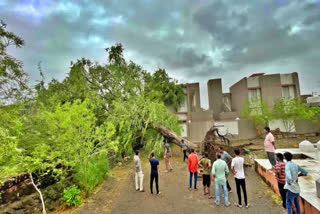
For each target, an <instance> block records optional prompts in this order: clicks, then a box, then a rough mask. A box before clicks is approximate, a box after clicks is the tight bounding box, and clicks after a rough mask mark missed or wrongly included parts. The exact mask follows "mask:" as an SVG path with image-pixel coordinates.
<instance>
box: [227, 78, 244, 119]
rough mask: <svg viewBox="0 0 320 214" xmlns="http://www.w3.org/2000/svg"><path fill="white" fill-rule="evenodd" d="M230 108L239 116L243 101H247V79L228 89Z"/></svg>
mask: <svg viewBox="0 0 320 214" xmlns="http://www.w3.org/2000/svg"><path fill="white" fill-rule="evenodd" d="M230 93H231V107H232V111H235V112H237V113H238V115H240V112H241V109H242V106H243V104H244V103H245V101H246V100H247V99H248V87H247V78H243V79H242V80H240V81H239V82H237V83H236V84H234V85H233V86H231V87H230Z"/></svg>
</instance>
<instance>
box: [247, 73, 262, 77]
mask: <svg viewBox="0 0 320 214" xmlns="http://www.w3.org/2000/svg"><path fill="white" fill-rule="evenodd" d="M262 75H264V73H253V74H251V75H250V76H249V77H256V76H262Z"/></svg>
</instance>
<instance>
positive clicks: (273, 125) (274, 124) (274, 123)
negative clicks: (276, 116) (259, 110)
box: [269, 120, 296, 132]
mask: <svg viewBox="0 0 320 214" xmlns="http://www.w3.org/2000/svg"><path fill="white" fill-rule="evenodd" d="M288 123H290V124H291V125H290V127H291V130H287V129H286V127H285V125H284V124H283V121H282V120H271V121H270V122H269V127H270V129H271V130H276V129H280V131H281V132H296V126H295V123H294V121H289V122H288ZM290 127H289V128H290Z"/></svg>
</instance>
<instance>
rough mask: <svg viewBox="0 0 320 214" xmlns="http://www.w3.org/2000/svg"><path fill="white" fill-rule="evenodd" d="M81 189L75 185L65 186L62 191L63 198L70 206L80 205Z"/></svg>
mask: <svg viewBox="0 0 320 214" xmlns="http://www.w3.org/2000/svg"><path fill="white" fill-rule="evenodd" d="M80 193H81V190H80V189H78V187H77V186H76V185H72V186H71V187H68V188H66V189H65V190H64V191H63V199H64V200H65V201H66V202H67V203H68V204H69V205H72V206H80V205H81V196H80Z"/></svg>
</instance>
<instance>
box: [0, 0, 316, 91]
mask: <svg viewBox="0 0 320 214" xmlns="http://www.w3.org/2000/svg"><path fill="white" fill-rule="evenodd" d="M319 11H320V4H319V0H308V1H299V0H292V1H288V0H261V1H227V0H213V1H209V0H199V1H193V0H187V1H179V0H172V1H160V0H159V1H158V0H137V1H132V0H123V1H116V0H109V1H102V0H96V1H92V0H90V1H89V0H81V1H71V0H65V1H58V0H52V1H49V0H48V1H36V0H33V1H32V0H30V1H17V0H10V1H9V0H7V1H2V2H1V3H0V14H1V19H3V20H4V21H5V22H7V23H8V29H10V30H11V31H14V32H16V33H17V34H18V35H20V36H22V37H23V38H24V39H25V41H26V46H25V47H24V48H23V49H22V50H11V51H12V53H14V54H15V55H16V56H17V57H19V59H21V60H23V61H24V63H25V69H26V71H27V72H29V73H30V75H31V77H32V79H36V78H38V71H37V63H38V62H39V61H42V65H43V69H44V71H45V72H46V73H47V75H48V76H49V77H56V78H60V79H61V78H63V77H64V75H65V74H66V73H67V72H68V70H69V65H70V61H71V60H73V61H74V60H76V59H77V58H81V57H87V58H90V59H92V60H98V61H100V62H104V61H105V59H106V53H105V51H104V48H105V47H107V46H110V45H112V44H115V43H116V42H120V43H122V44H123V45H124V47H125V51H126V52H125V56H126V57H127V59H128V60H133V61H135V62H137V63H139V64H141V65H142V66H143V67H145V68H147V69H148V70H150V71H154V70H156V69H157V68H159V67H162V68H165V69H167V71H168V72H169V73H170V75H171V76H173V77H174V78H177V79H179V80H180V81H200V82H201V83H205V82H206V81H207V80H208V79H209V78H220V77H221V78H223V79H225V82H224V84H225V85H226V86H229V85H231V84H232V83H234V82H235V81H237V80H238V79H241V78H242V77H244V76H247V75H249V74H250V73H253V72H260V71H263V72H264V71H267V72H273V73H277V72H292V71H296V72H299V73H300V78H301V84H302V85H301V88H302V91H303V92H304V91H308V90H314V89H312V88H311V89H310V88H308V86H305V85H304V84H305V83H307V82H308V81H313V83H314V85H317V86H316V88H317V87H318V88H317V90H320V89H319V86H318V84H316V80H318V79H320V72H319V67H320V66H319V63H318V61H319V60H318V59H319V57H320V56H319V55H320V54H319V51H318V50H319V48H320V40H319V37H320V17H319V15H320V13H319ZM239 72H240V73H239ZM307 85H310V84H307Z"/></svg>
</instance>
